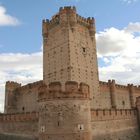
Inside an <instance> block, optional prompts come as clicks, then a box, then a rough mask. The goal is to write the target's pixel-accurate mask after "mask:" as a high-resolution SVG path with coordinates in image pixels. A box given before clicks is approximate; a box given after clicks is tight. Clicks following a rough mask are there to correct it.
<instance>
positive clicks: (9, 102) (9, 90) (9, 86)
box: [4, 81, 21, 113]
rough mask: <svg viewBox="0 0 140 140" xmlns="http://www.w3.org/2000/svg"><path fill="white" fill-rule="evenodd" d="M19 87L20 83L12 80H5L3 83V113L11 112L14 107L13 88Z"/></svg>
mask: <svg viewBox="0 0 140 140" xmlns="http://www.w3.org/2000/svg"><path fill="white" fill-rule="evenodd" d="M19 87H21V84H19V83H17V82H13V81H7V82H6V85H5V107H4V112H5V113H12V112H14V109H16V97H15V92H14V91H15V89H17V88H19Z"/></svg>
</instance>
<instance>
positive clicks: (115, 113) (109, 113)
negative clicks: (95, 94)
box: [91, 109, 137, 121]
mask: <svg viewBox="0 0 140 140" xmlns="http://www.w3.org/2000/svg"><path fill="white" fill-rule="evenodd" d="M91 117H92V121H99V120H100V121H101V120H118V119H129V118H137V111H136V109H115V110H111V109H110V110H107V109H106V110H101V109H98V110H91Z"/></svg>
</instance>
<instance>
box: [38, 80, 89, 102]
mask: <svg viewBox="0 0 140 140" xmlns="http://www.w3.org/2000/svg"><path fill="white" fill-rule="evenodd" d="M38 93H39V94H38V99H39V101H42V100H46V99H64V98H80V99H88V98H90V92H89V86H88V85H87V84H85V83H80V84H78V83H77V82H75V81H67V82H66V83H65V90H62V85H61V83H60V82H52V83H50V84H49V85H48V86H47V85H45V84H42V85H41V86H40V87H39V89H38Z"/></svg>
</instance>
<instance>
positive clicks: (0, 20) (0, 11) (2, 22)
mask: <svg viewBox="0 0 140 140" xmlns="http://www.w3.org/2000/svg"><path fill="white" fill-rule="evenodd" d="M19 24H20V22H19V20H18V19H17V18H16V17H13V16H11V15H9V14H7V13H6V9H5V7H3V6H1V5H0V26H16V25H19Z"/></svg>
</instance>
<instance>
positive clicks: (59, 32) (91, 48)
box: [42, 7, 100, 108]
mask: <svg viewBox="0 0 140 140" xmlns="http://www.w3.org/2000/svg"><path fill="white" fill-rule="evenodd" d="M42 32H43V33H42V34H43V79H44V82H45V83H46V84H49V83H51V82H54V81H61V83H62V89H64V85H65V82H66V81H77V82H78V83H80V82H85V83H87V84H88V85H89V86H90V97H91V99H92V101H91V106H92V108H100V99H99V97H100V95H99V93H100V92H99V78H98V66H97V56H96V42H95V20H94V18H83V17H81V16H79V15H78V14H77V13H76V8H75V7H64V8H60V10H59V13H58V14H56V15H55V16H53V17H52V19H51V20H43V25H42Z"/></svg>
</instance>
